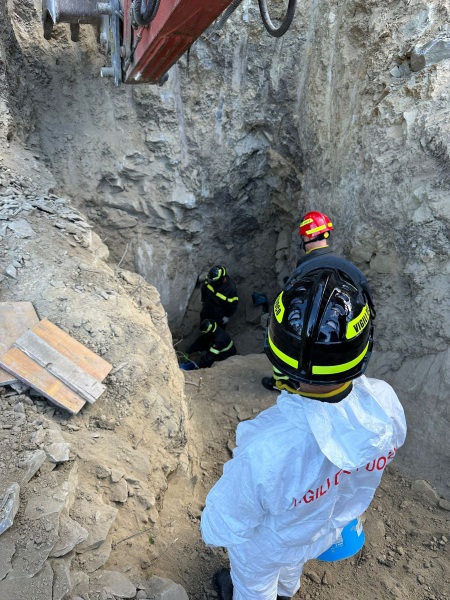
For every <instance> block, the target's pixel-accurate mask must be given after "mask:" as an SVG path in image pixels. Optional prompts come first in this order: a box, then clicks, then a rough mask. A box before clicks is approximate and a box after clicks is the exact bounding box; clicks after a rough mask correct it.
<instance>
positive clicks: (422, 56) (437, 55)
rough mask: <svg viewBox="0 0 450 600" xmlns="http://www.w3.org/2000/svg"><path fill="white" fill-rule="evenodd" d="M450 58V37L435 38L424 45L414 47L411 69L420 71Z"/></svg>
mask: <svg viewBox="0 0 450 600" xmlns="http://www.w3.org/2000/svg"><path fill="white" fill-rule="evenodd" d="M448 58H450V39H449V38H435V39H434V40H430V41H429V42H428V43H427V44H425V45H424V46H416V47H415V48H414V50H413V52H412V54H411V69H412V70H413V71H420V70H421V69H424V68H425V67H429V66H431V65H435V64H436V63H438V62H441V61H443V60H447V59H448Z"/></svg>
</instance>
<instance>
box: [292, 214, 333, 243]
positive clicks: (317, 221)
mask: <svg viewBox="0 0 450 600" xmlns="http://www.w3.org/2000/svg"><path fill="white" fill-rule="evenodd" d="M332 229H333V225H332V224H331V221H330V219H329V218H328V217H327V216H326V215H324V214H323V213H320V212H317V211H316V210H312V211H311V212H309V213H306V215H305V216H304V217H303V221H302V222H301V223H300V230H299V232H298V233H299V235H306V237H308V238H310V239H311V238H313V237H316V235H321V234H323V233H326V232H327V231H331V230H332ZM328 235H329V234H328ZM328 235H327V236H324V237H328Z"/></svg>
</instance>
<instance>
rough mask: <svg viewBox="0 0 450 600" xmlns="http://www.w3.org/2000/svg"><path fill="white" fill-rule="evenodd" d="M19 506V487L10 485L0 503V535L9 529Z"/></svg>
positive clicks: (14, 484)
mask: <svg viewBox="0 0 450 600" xmlns="http://www.w3.org/2000/svg"><path fill="white" fill-rule="evenodd" d="M19 506H20V486H19V484H18V483H12V484H11V485H10V486H9V488H8V489H7V490H6V492H5V493H4V495H3V498H2V500H1V501H0V535H1V534H2V533H4V532H5V531H6V530H7V529H9V528H10V527H11V525H12V524H13V523H14V517H15V516H16V514H17V511H18V510H19Z"/></svg>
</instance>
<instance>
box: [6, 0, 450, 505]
mask: <svg viewBox="0 0 450 600" xmlns="http://www.w3.org/2000/svg"><path fill="white" fill-rule="evenodd" d="M277 6H279V7H280V9H281V7H282V3H277ZM2 10H3V14H4V15H5V17H6V16H7V18H6V19H2V24H1V28H2V30H1V33H2V40H1V44H0V50H1V52H0V59H1V61H2V65H3V73H2V74H0V77H1V79H0V84H1V85H2V86H3V89H4V90H7V93H6V92H5V93H4V94H3V96H2V98H5V100H4V101H2V102H3V103H2V104H1V105H0V111H1V112H0V115H1V116H2V122H1V123H0V133H1V136H2V138H3V139H4V140H5V144H6V143H7V144H8V145H11V147H13V146H14V145H17V146H19V145H25V146H27V147H28V148H29V149H31V151H32V152H33V154H35V156H36V158H37V160H38V161H40V163H41V164H45V166H46V167H47V168H48V169H49V170H50V171H51V172H52V174H53V176H54V177H55V180H56V182H57V185H56V191H57V192H58V194H60V195H61V194H67V195H69V196H71V197H72V199H73V201H74V202H75V203H76V205H77V206H78V208H80V210H83V211H84V212H85V213H86V215H87V216H88V218H89V220H90V222H91V224H92V225H93V226H94V227H95V229H96V231H97V232H98V233H99V234H100V235H101V237H102V239H103V241H104V242H105V243H106V245H107V246H108V247H109V250H110V260H111V263H112V264H114V265H116V264H117V263H118V262H119V261H120V260H122V261H123V262H122V266H124V267H126V268H127V269H129V270H131V271H136V272H137V273H139V274H141V275H142V276H144V278H145V279H146V281H147V282H149V283H150V284H152V285H154V286H155V287H156V288H157V289H158V291H159V292H160V294H161V299H162V303H163V305H164V307H165V310H166V311H167V314H168V317H169V322H170V325H171V329H172V331H173V333H174V335H175V336H178V335H179V334H180V333H181V335H182V336H184V337H187V336H189V335H190V334H191V333H192V328H193V326H194V324H195V319H196V316H195V315H196V313H195V310H196V306H198V281H199V277H201V275H202V273H204V272H205V270H206V269H207V268H208V267H209V266H210V265H212V264H216V263H223V264H225V265H226V266H227V268H228V270H229V272H230V274H231V276H232V277H233V279H234V280H235V281H236V283H237V285H238V289H239V296H240V298H241V302H240V308H239V311H238V314H237V316H236V318H235V322H234V325H233V326H232V327H231V328H230V330H231V331H232V334H233V337H235V339H236V341H237V344H238V345H239V341H241V343H242V350H241V351H242V353H243V354H247V353H250V352H255V353H257V352H260V351H261V346H262V344H261V339H258V333H257V331H256V330H255V331H254V330H251V334H249V328H248V326H247V325H245V303H246V301H247V300H248V299H249V298H250V294H251V292H252V291H259V292H265V293H267V295H268V297H269V298H270V299H272V298H273V296H274V294H275V293H276V291H277V289H278V288H279V286H280V282H281V281H282V279H283V277H284V276H285V275H286V274H287V273H288V272H289V270H290V269H292V267H293V265H294V264H295V261H296V258H297V257H298V256H299V253H300V249H299V245H298V238H297V235H296V231H297V226H298V222H299V218H300V217H301V215H302V213H304V212H305V211H306V210H309V209H313V208H315V209H318V210H322V211H323V212H325V213H326V214H327V215H329V216H330V218H331V220H332V221H333V224H334V225H335V233H334V238H333V243H334V245H335V247H336V249H337V250H338V251H340V252H343V253H344V254H345V255H346V256H348V257H349V258H350V259H351V260H352V261H353V262H354V263H355V264H356V265H357V266H358V267H359V268H360V269H361V270H362V271H363V272H364V273H365V274H366V275H367V277H368V279H369V281H370V283H371V286H372V289H373V291H374V296H375V301H376V305H377V312H378V315H377V319H376V351H375V352H374V356H373V359H372V363H371V366H370V369H371V374H372V375H374V376H379V377H382V378H384V379H386V380H387V381H388V382H390V383H391V384H392V385H393V386H394V388H395V389H396V391H397V393H398V394H399V396H400V398H401V400H402V402H403V404H404V406H405V410H406V413H407V419H408V425H409V436H408V440H407V443H406V445H405V447H404V448H403V449H402V450H401V452H400V453H399V462H398V464H399V465H400V466H401V468H402V469H403V470H404V472H405V473H407V474H409V475H411V476H414V477H416V478H418V477H420V478H427V479H430V480H431V481H433V482H434V483H435V484H436V486H437V488H438V489H439V491H440V492H441V493H442V494H444V495H445V494H447V495H449V493H450V479H449V478H448V472H449V467H450V441H449V440H450V438H449V436H448V427H449V421H450V412H449V404H448V364H449V361H450V352H449V344H450V328H449V325H448V324H449V323H450V319H449V314H450V303H449V293H448V273H449V272H450V266H449V265H450V251H449V247H450V246H449V243H448V242H449V238H450V211H449V201H448V194H449V190H450V188H449V184H450V180H449V153H448V138H449V133H450V131H449V124H448V122H449V121H448V100H449V92H448V89H449V83H450V81H449V80H450V61H449V60H448V59H447V58H450V54H449V56H448V57H447V56H446V54H445V52H443V53H441V54H440V56H439V57H438V58H439V60H435V58H436V57H434V58H433V57H431V58H430V57H428V58H427V61H428V63H429V64H428V63H426V64H425V67H424V68H421V69H419V70H417V71H412V70H411V56H412V53H413V50H414V48H421V47H422V46H424V44H425V43H426V42H428V41H430V40H433V39H437V38H441V39H447V38H446V37H445V36H446V35H447V33H446V30H445V28H444V29H443V27H442V26H443V23H445V22H446V21H448V5H447V4H446V3H440V4H436V5H426V4H424V3H422V2H421V1H416V0H411V2H404V1H402V0H393V1H390V2H387V3H386V2H383V3H379V2H376V1H375V0H369V1H366V2H364V3H360V2H359V1H358V0H346V1H345V2H340V3H338V2H335V1H330V0H316V1H314V2H312V3H308V4H305V5H302V6H301V7H300V10H299V12H298V15H297V17H296V20H295V22H294V24H293V27H292V29H291V31H290V32H288V34H287V35H286V36H285V37H284V38H281V39H279V40H274V39H272V38H269V37H268V36H267V35H266V34H265V32H264V31H263V29H262V25H261V23H260V21H259V16H258V13H257V6H256V3H254V2H253V3H251V2H249V1H248V0H245V1H244V3H243V4H242V6H241V8H240V9H239V10H238V11H237V12H236V14H235V15H234V17H233V18H232V19H231V20H230V21H229V23H228V24H227V25H226V27H225V28H224V29H223V30H222V31H220V32H217V31H213V30H211V31H208V32H207V33H206V34H205V35H204V36H203V37H202V38H201V39H200V40H198V41H197V42H196V43H195V44H194V46H193V48H192V50H191V52H190V58H189V61H188V60H187V59H186V58H183V59H182V60H181V61H180V62H179V64H178V65H177V66H175V67H174V68H172V70H171V71H170V77H169V81H168V82H167V83H166V84H165V85H164V86H163V87H151V86H135V87H125V86H122V87H120V88H118V89H116V88H114V87H113V85H112V84H111V83H110V82H108V81H105V80H101V79H100V77H99V71H100V66H103V65H104V64H106V61H107V58H106V57H105V56H103V55H102V54H101V52H100V50H99V46H98V44H97V40H96V35H95V32H94V31H93V30H92V29H91V28H90V27H84V28H82V29H81V36H80V42H79V43H77V44H75V43H72V42H71V41H70V36H69V30H68V28H67V27H65V26H58V27H57V28H56V29H55V35H54V38H53V39H52V40H50V41H49V42H47V41H45V40H44V39H43V37H42V32H41V25H40V21H39V2H36V4H33V2H32V1H31V0H25V2H21V3H20V4H19V3H14V2H13V1H9V2H8V3H5V4H4V5H3V7H2ZM416 53H417V52H416ZM433 60H434V62H433ZM414 68H415V67H414ZM280 240H281V242H280ZM285 240H287V241H285ZM277 244H278V249H277ZM255 385H256V386H257V385H258V382H256V383H255Z"/></svg>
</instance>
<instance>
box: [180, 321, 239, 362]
mask: <svg viewBox="0 0 450 600" xmlns="http://www.w3.org/2000/svg"><path fill="white" fill-rule="evenodd" d="M192 352H201V353H202V355H201V357H200V361H199V363H198V366H199V367H200V368H201V369H205V368H207V367H210V366H211V365H212V364H213V363H214V362H215V361H216V360H225V359H227V358H229V357H230V356H234V355H235V354H236V347H235V345H234V343H233V341H232V339H231V338H230V336H229V335H228V333H227V332H226V331H224V330H223V329H222V328H221V327H219V326H218V325H217V329H216V330H215V331H214V332H211V333H207V334H206V335H201V336H199V337H198V338H197V339H196V340H195V342H194V343H193V344H191V345H190V346H189V348H188V354H192Z"/></svg>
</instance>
